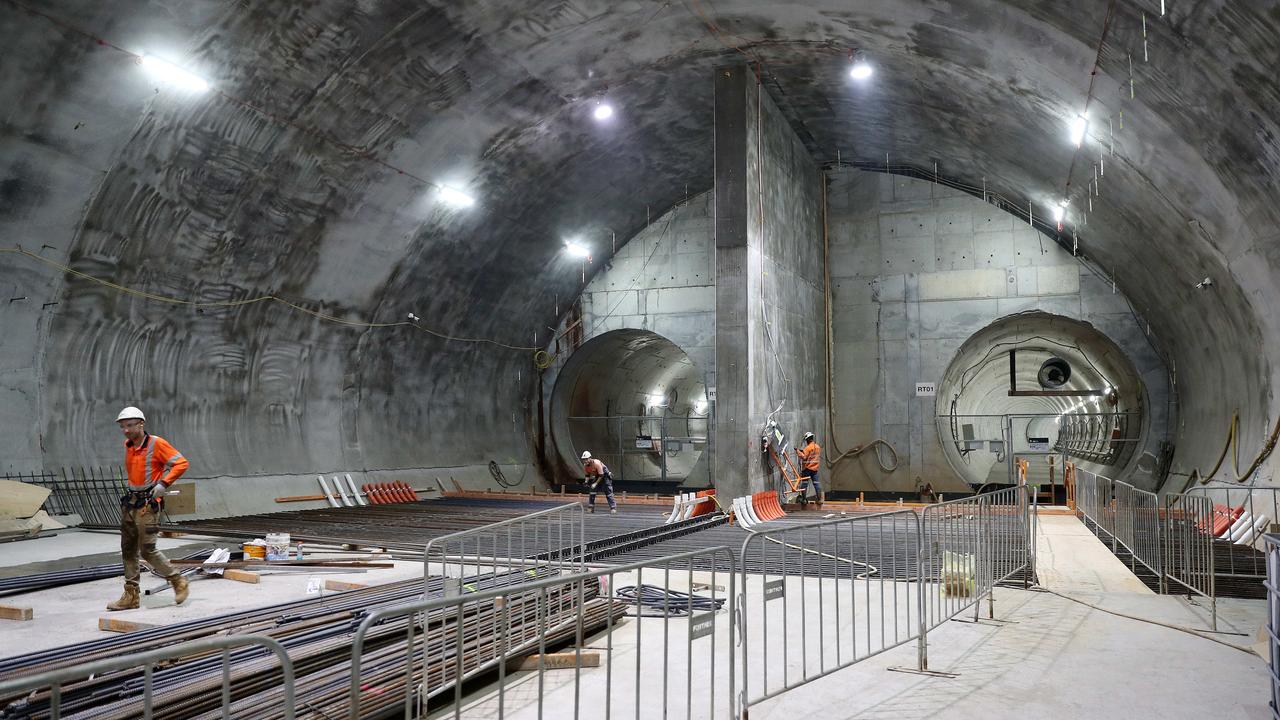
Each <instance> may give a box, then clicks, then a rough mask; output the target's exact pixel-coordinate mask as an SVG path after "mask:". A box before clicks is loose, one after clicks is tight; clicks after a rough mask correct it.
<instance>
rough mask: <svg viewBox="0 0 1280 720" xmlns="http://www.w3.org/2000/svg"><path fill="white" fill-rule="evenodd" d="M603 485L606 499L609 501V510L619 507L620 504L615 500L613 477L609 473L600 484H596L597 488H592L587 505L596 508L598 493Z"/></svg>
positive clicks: (588, 494)
mask: <svg viewBox="0 0 1280 720" xmlns="http://www.w3.org/2000/svg"><path fill="white" fill-rule="evenodd" d="M601 485H603V486H604V497H605V499H606V500H608V501H609V509H610V510H612V509H614V508H616V507H618V503H617V502H616V501H615V500H614V499H613V476H612V475H609V474H607V473H606V474H605V476H604V478H602V479H601V480H600V482H598V483H596V485H595V487H593V488H591V490H590V492H588V493H587V505H588V506H589V507H595V506H596V491H597V490H598V489H599V488H600V486H601Z"/></svg>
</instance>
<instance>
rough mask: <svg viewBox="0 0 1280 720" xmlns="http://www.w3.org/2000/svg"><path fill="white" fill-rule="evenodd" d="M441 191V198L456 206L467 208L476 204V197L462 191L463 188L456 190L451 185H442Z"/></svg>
mask: <svg viewBox="0 0 1280 720" xmlns="http://www.w3.org/2000/svg"><path fill="white" fill-rule="evenodd" d="M439 193H440V199H441V200H443V201H444V202H446V203H448V204H450V205H452V206H454V207H462V208H467V207H471V206H472V205H475V204H476V199H475V198H473V197H471V196H470V195H468V194H466V193H464V192H462V191H461V190H455V189H453V188H451V187H449V186H448V185H441V186H440V191H439Z"/></svg>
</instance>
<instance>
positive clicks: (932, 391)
mask: <svg viewBox="0 0 1280 720" xmlns="http://www.w3.org/2000/svg"><path fill="white" fill-rule="evenodd" d="M937 394H938V386H937V385H936V384H934V383H927V382H918V383H916V397H933V396H934V395H937Z"/></svg>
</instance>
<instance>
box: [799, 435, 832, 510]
mask: <svg viewBox="0 0 1280 720" xmlns="http://www.w3.org/2000/svg"><path fill="white" fill-rule="evenodd" d="M796 459H798V460H799V461H800V476H801V477H802V478H804V481H803V482H804V484H805V486H806V490H805V492H804V495H803V497H804V502H805V503H806V504H807V503H808V502H809V491H808V489H807V486H808V485H813V492H814V494H815V495H817V497H818V507H822V503H823V502H824V501H825V500H826V499H827V496H826V493H824V492H822V483H820V482H819V481H818V471H819V470H821V469H822V446H820V445H818V443H817V441H815V440H814V439H813V433H811V432H807V433H805V434H804V442H803V443H802V445H801V447H800V448H797V449H796Z"/></svg>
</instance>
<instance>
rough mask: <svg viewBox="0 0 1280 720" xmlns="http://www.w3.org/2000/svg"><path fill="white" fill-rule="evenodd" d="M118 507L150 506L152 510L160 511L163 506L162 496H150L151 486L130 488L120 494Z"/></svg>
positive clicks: (138, 507) (136, 507)
mask: <svg viewBox="0 0 1280 720" xmlns="http://www.w3.org/2000/svg"><path fill="white" fill-rule="evenodd" d="M120 507H124V508H129V509H130V510H138V509H140V508H143V507H150V508H151V511H152V512H156V513H158V512H160V509H161V508H163V507H164V498H163V497H158V498H153V497H151V488H150V487H146V488H143V489H142V490H130V491H128V492H126V493H125V494H124V495H121V496H120Z"/></svg>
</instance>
